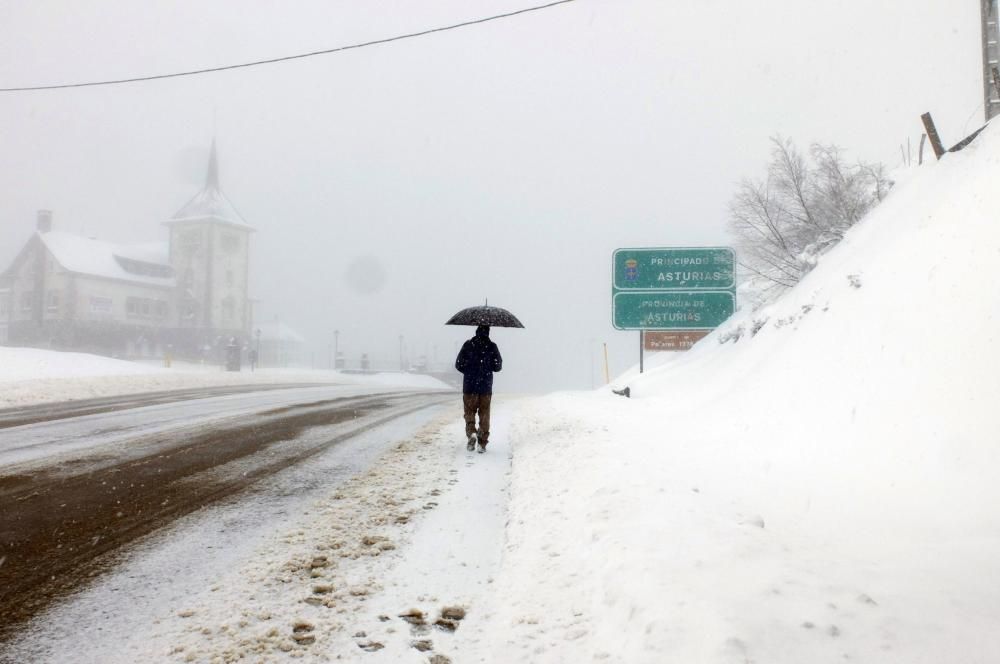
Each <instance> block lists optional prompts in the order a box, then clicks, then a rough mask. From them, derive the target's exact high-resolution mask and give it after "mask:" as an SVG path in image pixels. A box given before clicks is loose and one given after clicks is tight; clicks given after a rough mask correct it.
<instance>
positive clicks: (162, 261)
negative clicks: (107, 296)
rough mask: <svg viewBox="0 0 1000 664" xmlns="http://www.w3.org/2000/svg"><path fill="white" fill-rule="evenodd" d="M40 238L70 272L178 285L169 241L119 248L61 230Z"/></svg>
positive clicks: (42, 235) (144, 282) (154, 284)
mask: <svg viewBox="0 0 1000 664" xmlns="http://www.w3.org/2000/svg"><path fill="white" fill-rule="evenodd" d="M37 237H38V238H39V240H40V241H41V242H42V244H44V245H45V247H46V249H48V250H49V252H50V253H51V254H52V256H53V258H55V260H56V262H57V263H59V265H61V266H62V267H63V268H64V269H66V270H68V271H70V272H76V273H78V274H87V275H91V276H95V277H103V278H105V279H118V280H121V281H131V282H135V283H141V284H147V285H152V286H164V287H169V288H172V287H173V286H174V284H175V281H174V276H173V274H174V271H173V268H171V267H170V263H169V258H168V257H169V249H168V247H167V243H166V242H160V243H146V244H137V245H116V244H112V243H110V242H104V241H101V240H95V239H93V238H88V237H83V236H81V235H73V234H72V233H65V232H60V231H50V232H48V233H37Z"/></svg>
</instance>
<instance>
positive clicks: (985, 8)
mask: <svg viewBox="0 0 1000 664" xmlns="http://www.w3.org/2000/svg"><path fill="white" fill-rule="evenodd" d="M979 12H980V16H981V19H982V35H983V106H984V108H985V114H986V121H987V122H989V121H990V120H991V119H992V118H993V116H995V115H996V114H997V113H1000V98H998V95H997V91H996V89H995V87H994V80H993V68H994V67H996V66H997V65H998V62H997V60H998V52H997V42H998V41H1000V30H998V26H997V18H998V17H997V6H996V0H979Z"/></svg>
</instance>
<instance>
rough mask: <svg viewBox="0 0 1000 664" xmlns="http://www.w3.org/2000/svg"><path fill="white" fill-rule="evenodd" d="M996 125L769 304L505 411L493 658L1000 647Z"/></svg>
mask: <svg viewBox="0 0 1000 664" xmlns="http://www.w3.org/2000/svg"><path fill="white" fill-rule="evenodd" d="M998 181H1000V127H993V128H991V129H989V130H987V132H985V133H984V134H983V135H982V136H981V137H980V139H979V140H977V141H976V142H975V143H973V144H972V146H971V147H970V148H968V149H967V150H966V151H965V152H962V153H957V154H949V155H948V156H947V157H946V158H945V159H944V160H943V161H942V162H940V163H939V164H936V165H929V166H926V167H924V168H922V169H921V170H920V172H919V173H918V174H917V175H916V176H915V177H914V178H913V179H912V180H910V181H908V182H907V183H905V185H903V186H900V187H899V188H897V190H895V191H894V192H893V193H892V194H891V195H890V197H889V198H888V199H887V200H886V201H885V202H884V203H883V204H882V205H881V206H880V207H879V208H877V209H876V210H875V211H874V213H873V214H871V215H870V216H869V217H868V218H867V219H866V220H865V221H864V222H863V223H862V224H860V225H859V226H858V227H856V228H855V229H854V230H853V231H852V232H851V233H850V234H849V236H848V237H847V239H846V240H845V241H844V242H843V243H842V244H841V245H840V246H839V247H837V248H836V249H835V250H833V251H832V252H831V253H830V254H828V255H827V256H826V257H825V258H824V259H823V260H822V262H821V263H820V265H819V266H818V267H817V268H816V269H815V270H814V271H813V272H812V273H811V274H810V275H808V276H807V278H806V279H805V280H803V282H802V283H801V284H800V285H799V286H798V287H797V288H795V289H794V290H793V291H791V292H790V293H788V294H787V295H786V296H785V297H783V298H782V299H781V300H780V301H778V302H776V303H775V304H774V305H772V306H771V307H770V308H769V309H767V310H766V311H762V312H759V313H758V314H748V315H745V316H743V317H742V318H739V319H737V320H735V321H733V322H732V323H730V324H728V325H726V326H724V327H723V328H722V329H720V330H718V331H717V332H716V333H714V334H713V335H712V336H710V337H708V338H707V339H706V340H704V341H703V342H702V343H700V344H699V345H698V346H697V347H696V348H695V349H694V350H692V351H691V352H689V353H687V354H684V355H682V356H679V357H676V358H671V359H669V360H666V361H664V360H658V361H657V362H656V363H654V364H659V365H660V366H658V367H657V368H655V369H654V370H652V371H649V372H648V373H646V374H645V375H642V376H639V375H637V374H636V373H635V372H634V371H633V372H630V373H629V375H627V376H625V377H623V378H622V379H621V380H619V381H618V385H617V386H618V387H621V386H623V385H625V384H628V385H629V386H630V387H631V390H632V396H633V398H632V399H624V398H621V397H617V396H613V395H612V394H611V393H610V391H609V390H607V389H605V390H601V391H598V392H596V393H591V394H561V395H553V396H549V397H545V398H542V399H538V400H534V401H532V402H529V403H528V404H526V405H525V407H524V409H523V410H522V411H521V412H520V413H519V414H518V416H517V417H516V418H515V423H514V425H513V429H512V432H511V437H512V442H513V466H512V485H511V503H510V506H509V510H510V511H509V526H508V531H507V543H506V548H505V552H504V563H503V567H502V571H501V573H500V575H499V576H498V579H497V582H496V584H495V591H496V595H497V597H499V598H502V599H503V602H502V604H501V608H500V610H499V613H498V617H497V620H496V625H497V632H496V641H495V644H494V652H497V653H504V654H503V656H498V658H497V660H496V661H531V662H579V661H613V662H630V663H636V662H706V663H708V662H720V663H728V662H740V663H744V662H790V663H797V662H810V663H822V662H844V661H861V662H901V663H902V662H905V663H907V664H915V663H920V662H926V663H928V664H931V663H939V662H957V661H961V662H967V663H972V662H982V663H986V662H997V661H1000V638H998V636H997V635H998V634H1000V562H998V561H1000V483H998V482H997V481H996V477H997V476H998V474H1000V424H998V422H997V418H996V415H995V413H996V404H997V403H1000V372H998V371H997V367H998V365H1000V350H998V346H997V341H998V339H997V337H998V334H1000V325H998V322H1000V321H998V312H1000V289H997V288H996V287H995V286H994V285H993V284H992V283H991V277H990V275H993V274H995V273H996V272H997V268H998V267H1000V220H998V217H1000V213H998V210H1000V187H997V185H996V183H997V182H998Z"/></svg>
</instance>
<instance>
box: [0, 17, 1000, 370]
mask: <svg viewBox="0 0 1000 664" xmlns="http://www.w3.org/2000/svg"><path fill="white" fill-rule="evenodd" d="M532 4H538V3H537V2H533V1H532V0H516V1H515V0H477V1H476V2H469V1H468V0H424V1H423V2H419V3H418V2H413V1H412V0H410V1H404V0H379V1H374V0H365V1H361V0H353V1H351V2H348V1H343V0H314V1H305V0H298V1H297V2H278V1H277V0H273V1H264V0H254V1H252V2H247V1H246V0H229V1H215V2H205V1H204V0H198V1H195V0H169V1H167V0H161V1H156V2H153V1H146V2H141V3H138V2H134V1H133V0H115V1H105V2H92V3H69V2H66V1H65V0H33V1H32V2H30V3H25V2H3V3H0V87H10V86H16V85H31V84H45V83H61V82H68V81H76V80H89V79H105V78H118V77H127V76H133V75H142V74H155V73H165V72H170V71H174V70H182V69H190V68H201V67H206V66H216V65H222V64H229V63H234V62H240V61H245V60H254V59H260V58H266V57H274V56H280V55H287V54H292V53H298V52H303V51H312V50H318V49H324V48H329V47H332V46H337V45H342V44H348V43H355V42H360V41H365V40H370V39H377V38H381V37H387V36H392V35H395V34H399V33H405V32H410V31H416V30H420V29H424V28H428V27H434V26H437V25H442V24H449V23H455V22H458V21H463V20H468V19H471V18H476V17H479V16H484V15H488V14H492V13H500V12H504V11H510V10H512V9H518V8H521V7H525V6H529V5H532ZM978 5H979V3H978V0H920V1H917V2H900V1H899V0H825V1H819V0H744V1H734V0H725V1H723V0H669V1H668V0H578V1H577V2H575V3H571V4H568V5H562V6H559V7H556V8H553V9H549V10H546V11H542V12H534V13H530V14H526V15H522V16H519V17H517V18H513V19H509V20H503V21H497V22H494V23H489V24H486V25H479V26H474V27H470V28H465V29H462V30H457V31H452V32H447V33H441V34H436V35H433V36H430V37H427V38H422V39H418V40H408V41H403V42H397V43H394V44H389V45H385V46H377V47H372V48H366V49H361V50H354V51H349V52H345V53H341V54H336V55H330V56H322V57H317V58H312V59H309V60H298V61H293V62H289V63H284V64H277V65H271V66H265V67H258V68H253V69H243V70H238V71H234V72H226V73H219V74H210V75H205V76H199V77H192V78H186V79H173V80H167V81H159V82H150V83H140V84H134V85H127V86H113V87H106V88H90V89H80V90H60V91H51V92H30V93H29V92H25V93H7V94H0V136H2V139H0V263H2V264H3V266H4V267H5V266H6V265H7V264H8V263H9V261H10V260H11V258H12V257H13V255H14V254H15V253H16V252H17V251H18V250H19V249H20V247H21V246H22V245H23V243H24V242H25V241H26V239H27V238H28V237H29V235H30V234H31V232H32V231H33V228H34V216H35V210H37V209H39V208H50V209H52V210H54V213H55V218H54V220H55V227H56V229H58V230H66V231H74V232H82V233H85V234H87V235H91V236H97V237H100V238H102V239H108V240H114V241H122V242H125V241H144V240H151V239H160V238H163V237H165V229H164V228H163V227H162V226H161V225H160V223H161V222H162V221H164V220H165V219H167V218H169V217H170V216H171V215H172V214H173V213H174V212H175V211H176V210H177V209H178V208H180V207H181V205H183V203H184V202H185V201H186V200H187V199H188V198H190V197H191V196H192V195H193V194H194V193H196V191H197V190H198V188H199V187H200V184H201V182H202V181H203V178H204V169H205V159H206V155H207V150H208V145H209V143H210V141H211V139H212V137H213V135H214V136H216V137H217V139H218V146H219V160H220V175H221V178H220V179H221V182H222V187H223V190H224V191H225V192H226V193H227V195H228V196H229V198H230V199H231V200H232V201H233V203H234V204H235V205H236V207H237V208H238V209H239V210H240V211H241V213H242V214H243V215H244V217H245V218H246V219H247V221H248V222H249V223H251V224H252V225H253V226H255V227H256V228H257V231H258V232H257V234H256V236H255V239H254V242H255V248H254V252H253V259H254V263H253V268H252V290H253V294H254V296H255V297H257V298H258V299H259V300H260V304H259V309H260V312H261V315H262V316H263V317H265V318H269V319H273V317H274V316H280V317H281V320H282V321H285V322H287V323H288V324H290V325H291V326H293V327H294V328H296V329H297V330H299V331H300V332H301V333H302V334H303V335H305V336H306V337H308V338H309V339H310V341H311V342H312V343H313V347H314V348H315V349H316V350H317V361H318V362H320V361H323V362H325V349H326V348H327V344H328V343H329V340H330V339H331V338H332V332H333V330H334V329H339V330H341V337H340V338H341V349H342V350H344V351H345V352H346V353H347V354H348V356H352V357H353V356H356V355H358V354H360V353H361V352H369V353H371V354H373V355H376V356H381V357H386V358H390V357H395V356H396V354H397V353H398V336H399V335H400V334H402V335H404V336H405V338H406V340H407V345H408V347H409V349H410V354H411V355H417V354H419V353H423V352H427V353H428V354H429V355H434V353H435V350H436V353H437V356H438V358H439V359H448V360H450V359H452V358H453V355H454V348H455V343H456V341H458V340H460V339H463V338H465V336H467V335H468V333H469V332H471V330H470V329H469V328H445V327H443V326H442V323H443V321H444V320H446V319H447V318H448V317H449V316H450V315H451V314H452V313H454V311H456V310H457V309H459V308H462V307H465V306H469V305H472V304H477V303H480V302H481V301H482V300H483V299H484V298H486V297H488V298H489V300H490V303H491V304H497V305H500V306H504V307H507V308H509V309H511V310H512V311H513V312H514V313H516V314H517V315H518V316H519V317H520V318H521V320H522V321H523V322H524V323H525V325H526V326H527V329H526V330H517V331H508V330H503V331H497V332H496V333H495V334H494V339H495V340H496V341H497V342H498V343H499V344H500V348H501V351H502V352H503V354H504V357H505V362H506V369H505V372H504V375H503V377H502V378H498V382H497V388H498V389H501V390H542V389H555V388H566V387H589V386H590V385H591V382H592V380H593V378H594V377H595V376H597V372H598V371H599V348H600V343H601V342H604V341H607V342H608V343H609V345H610V349H611V360H612V372H617V371H621V370H623V369H624V368H625V366H626V364H628V363H632V362H635V361H636V360H637V350H638V333H635V332H633V333H628V332H617V331H615V330H613V329H612V327H611V322H610V318H611V313H610V301H611V298H610V288H611V285H610V261H611V253H612V251H613V250H614V249H615V248H616V247H623V246H665V245H681V246H689V245H701V244H707V245H714V244H726V243H728V242H729V239H728V238H727V236H726V232H725V219H726V204H727V201H728V200H729V198H730V196H731V195H732V193H733V190H734V187H735V185H736V183H737V182H738V181H739V180H740V179H741V178H742V177H745V176H757V175H760V174H761V171H762V168H763V165H764V163H765V162H766V160H767V157H768V144H767V141H768V137H769V136H771V135H773V134H778V133H780V134H783V135H786V136H789V137H791V138H793V139H795V140H796V141H798V142H799V143H800V144H802V145H807V144H808V143H810V142H813V141H821V142H833V143H838V144H840V145H841V146H843V147H845V148H846V149H847V150H848V151H849V154H850V155H851V156H853V157H859V158H864V159H867V160H881V161H884V162H885V163H886V164H887V165H889V166H892V167H895V166H897V165H898V164H899V160H900V157H899V146H900V144H901V143H905V142H906V140H907V138H909V139H910V140H911V141H913V144H914V148H915V147H916V142H917V141H918V140H919V136H920V133H921V127H920V123H919V116H920V114H921V113H922V112H924V111H928V110H929V111H932V112H933V113H934V116H935V119H936V120H937V123H938V127H939V130H940V131H941V133H942V135H943V138H944V140H945V142H947V143H953V142H957V141H958V139H960V138H961V137H963V136H964V135H965V134H966V133H968V132H969V131H971V130H973V129H975V128H976V127H978V126H979V124H981V119H982V99H981V83H980V75H981V74H980V68H981V64H980V51H979V39H980V37H979V15H978ZM351 265H354V266H355V268H354V269H355V271H356V272H358V273H361V274H363V275H365V279H364V280H362V282H361V283H358V282H357V281H356V280H355V279H353V278H352V277H351V267H350V266H351ZM380 272H381V273H382V274H384V282H383V283H382V285H381V287H380V288H378V289H377V291H376V292H365V291H370V290H371V287H372V286H373V285H376V286H377V285H378V284H377V283H376V282H377V281H378V279H375V280H374V281H373V277H372V275H377V274H379V273H380Z"/></svg>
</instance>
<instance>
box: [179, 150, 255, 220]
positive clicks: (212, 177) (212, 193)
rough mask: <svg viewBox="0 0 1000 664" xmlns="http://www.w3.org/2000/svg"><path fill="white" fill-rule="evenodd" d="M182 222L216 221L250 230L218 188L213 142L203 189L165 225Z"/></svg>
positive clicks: (217, 165) (216, 162)
mask: <svg viewBox="0 0 1000 664" xmlns="http://www.w3.org/2000/svg"><path fill="white" fill-rule="evenodd" d="M183 221H217V222H219V223H223V224H231V225H233V226H241V227H243V228H246V229H248V230H252V229H251V227H250V225H249V224H248V223H247V222H246V221H245V220H244V219H243V217H242V216H241V215H240V213H239V212H237V211H236V207H235V206H233V204H232V203H231V202H230V201H229V199H228V198H226V195H225V194H223V193H222V190H221V189H220V188H219V161H218V159H217V158H216V155H215V141H212V150H211V153H210V154H209V157H208V173H207V175H206V177H205V187H204V188H203V189H202V190H201V191H200V192H198V193H197V194H196V195H195V197H194V198H192V199H191V200H190V201H188V202H187V203H185V204H184V207H182V208H181V209H180V210H179V211H178V212H177V214H175V215H174V216H173V217H171V219H170V221H168V222H167V223H168V224H171V223H178V222H183Z"/></svg>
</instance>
